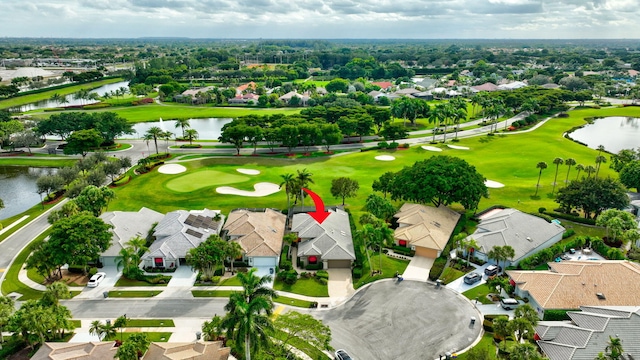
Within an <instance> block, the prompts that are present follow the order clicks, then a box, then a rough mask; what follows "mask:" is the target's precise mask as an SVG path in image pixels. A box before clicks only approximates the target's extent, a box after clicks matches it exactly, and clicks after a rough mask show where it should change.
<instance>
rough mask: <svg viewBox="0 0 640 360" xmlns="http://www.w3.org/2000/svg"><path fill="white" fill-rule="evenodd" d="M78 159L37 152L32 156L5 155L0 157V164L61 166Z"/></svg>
mask: <svg viewBox="0 0 640 360" xmlns="http://www.w3.org/2000/svg"><path fill="white" fill-rule="evenodd" d="M77 161H78V160H76V159H65V158H60V157H58V158H56V157H54V156H48V155H43V154H38V155H34V156H26V155H25V156H7V157H1V158H0V165H3V166H32V167H63V166H73V165H74V164H75V163H76V162H77Z"/></svg>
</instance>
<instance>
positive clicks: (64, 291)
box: [42, 281, 71, 306]
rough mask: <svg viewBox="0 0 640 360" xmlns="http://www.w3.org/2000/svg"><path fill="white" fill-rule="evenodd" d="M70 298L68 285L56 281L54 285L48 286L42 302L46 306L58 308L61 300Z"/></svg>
mask: <svg viewBox="0 0 640 360" xmlns="http://www.w3.org/2000/svg"><path fill="white" fill-rule="evenodd" d="M70 298H71V294H70V293H69V287H68V286H67V284H65V283H63V282H60V281H56V282H54V283H53V284H51V285H48V286H47V290H46V291H45V292H44V294H43V296H42V300H43V301H44V302H45V303H46V304H51V305H53V306H58V305H59V304H60V300H61V299H70Z"/></svg>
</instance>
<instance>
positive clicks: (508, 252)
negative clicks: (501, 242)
mask: <svg viewBox="0 0 640 360" xmlns="http://www.w3.org/2000/svg"><path fill="white" fill-rule="evenodd" d="M500 255H502V260H504V263H503V264H504V266H503V267H502V272H504V269H506V268H507V260H513V257H514V256H516V251H515V250H514V249H513V248H512V247H511V245H505V246H503V247H502V248H501V249H500Z"/></svg>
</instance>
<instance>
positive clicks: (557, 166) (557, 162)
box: [551, 157, 564, 194]
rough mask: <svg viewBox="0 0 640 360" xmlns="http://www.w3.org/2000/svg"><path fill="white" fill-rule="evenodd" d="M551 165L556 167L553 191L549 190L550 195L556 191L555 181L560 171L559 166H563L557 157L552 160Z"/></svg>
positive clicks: (560, 159)
mask: <svg viewBox="0 0 640 360" xmlns="http://www.w3.org/2000/svg"><path fill="white" fill-rule="evenodd" d="M553 163H554V164H555V165H556V176H555V177H554V178H553V189H551V194H553V192H554V191H556V181H557V180H558V170H559V169H560V165H562V164H564V160H563V159H562V158H561V157H557V158H555V159H553Z"/></svg>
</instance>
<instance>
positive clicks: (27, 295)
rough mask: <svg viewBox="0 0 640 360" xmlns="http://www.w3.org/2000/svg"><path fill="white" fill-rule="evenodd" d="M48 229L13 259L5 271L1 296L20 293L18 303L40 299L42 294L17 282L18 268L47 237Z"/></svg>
mask: <svg viewBox="0 0 640 360" xmlns="http://www.w3.org/2000/svg"><path fill="white" fill-rule="evenodd" d="M49 232H50V229H47V230H46V231H45V232H43V233H42V234H40V236H38V237H37V238H36V239H35V240H34V241H32V242H31V243H30V244H29V245H27V246H26V247H25V248H24V250H22V251H21V252H20V253H19V254H18V256H16V257H15V259H14V260H13V263H12V264H11V267H10V268H9V269H8V270H7V273H6V275H5V278H4V281H3V282H2V294H3V295H5V296H6V295H9V294H10V293H12V292H16V293H20V294H22V296H21V297H20V298H19V299H18V300H20V301H24V300H32V299H36V300H37V299H40V298H41V297H42V294H43V292H42V291H38V290H34V289H32V288H30V287H28V286H27V285H25V284H23V283H22V282H20V280H18V273H19V272H20V268H21V267H22V266H23V265H24V262H25V261H26V260H27V258H28V257H29V254H31V251H32V249H33V248H34V246H35V245H36V244H37V243H38V242H41V241H44V239H45V238H46V237H47V236H48V235H49Z"/></svg>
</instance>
